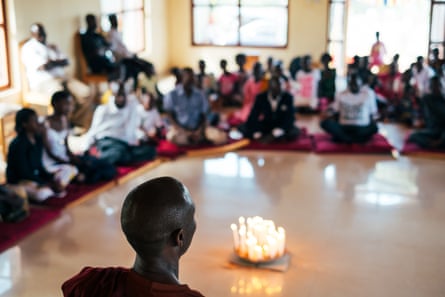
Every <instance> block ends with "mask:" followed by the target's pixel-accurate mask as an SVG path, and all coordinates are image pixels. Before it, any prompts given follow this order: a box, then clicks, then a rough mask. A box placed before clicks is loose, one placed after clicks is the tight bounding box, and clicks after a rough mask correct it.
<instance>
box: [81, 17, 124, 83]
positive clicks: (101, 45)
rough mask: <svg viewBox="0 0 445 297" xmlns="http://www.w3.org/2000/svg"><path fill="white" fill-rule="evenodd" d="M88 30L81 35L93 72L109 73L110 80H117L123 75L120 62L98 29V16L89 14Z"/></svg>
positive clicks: (84, 50) (84, 53) (83, 50)
mask: <svg viewBox="0 0 445 297" xmlns="http://www.w3.org/2000/svg"><path fill="white" fill-rule="evenodd" d="M85 21H86V23H87V30H86V32H85V33H83V34H81V35H80V41H81V45H82V52H83V55H84V56H85V60H86V61H87V64H88V67H89V68H90V70H91V72H92V73H95V74H107V75H108V78H109V80H115V79H117V78H119V76H120V75H121V69H120V65H119V63H116V61H115V59H114V57H113V53H112V52H111V50H110V44H109V43H108V41H107V40H106V39H105V38H104V37H103V36H102V35H101V34H99V33H97V32H96V30H97V20H96V16H94V15H92V14H88V15H87V16H86V17H85Z"/></svg>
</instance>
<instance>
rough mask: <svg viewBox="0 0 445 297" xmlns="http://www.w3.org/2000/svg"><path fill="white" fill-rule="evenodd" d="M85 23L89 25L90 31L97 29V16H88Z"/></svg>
mask: <svg viewBox="0 0 445 297" xmlns="http://www.w3.org/2000/svg"><path fill="white" fill-rule="evenodd" d="M85 22H86V23H87V27H88V29H96V26H97V22H96V16H95V15H94V14H91V13H89V14H87V15H86V16H85Z"/></svg>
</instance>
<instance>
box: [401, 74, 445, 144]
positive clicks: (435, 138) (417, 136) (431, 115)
mask: <svg viewBox="0 0 445 297" xmlns="http://www.w3.org/2000/svg"><path fill="white" fill-rule="evenodd" d="M430 89H431V92H430V93H429V94H427V95H425V96H424V97H423V98H422V104H423V111H424V113H425V122H426V128H425V129H424V130H420V131H417V132H414V133H413V134H411V136H410V138H409V141H411V142H415V143H417V144H418V145H419V146H421V147H424V148H442V149H443V148H445V96H444V94H443V86H442V84H441V82H440V78H439V77H438V76H434V77H433V78H431V80H430Z"/></svg>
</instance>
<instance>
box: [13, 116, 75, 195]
mask: <svg viewBox="0 0 445 297" xmlns="http://www.w3.org/2000/svg"><path fill="white" fill-rule="evenodd" d="M43 129H44V127H43V125H41V124H39V122H38V120H37V114H36V112H35V111H34V110H32V109H29V108H23V109H21V110H19V111H18V112H17V114H16V117H15V131H16V132H17V136H16V137H15V138H14V140H13V141H12V142H11V144H10V145H9V151H8V157H7V163H8V165H7V167H6V181H7V183H8V184H12V185H21V186H23V187H24V188H25V190H26V193H27V195H28V197H29V199H31V200H35V201H38V202H41V201H44V200H46V199H48V198H49V197H51V196H54V195H56V194H58V196H59V197H63V196H64V195H65V194H66V193H65V192H64V190H65V187H66V186H67V185H68V183H69V181H70V178H69V177H67V176H62V175H61V174H60V173H59V172H56V173H55V174H52V173H49V172H48V171H46V170H45V168H44V167H43V163H42V153H43V140H42V131H43Z"/></svg>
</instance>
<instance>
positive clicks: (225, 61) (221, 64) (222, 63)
mask: <svg viewBox="0 0 445 297" xmlns="http://www.w3.org/2000/svg"><path fill="white" fill-rule="evenodd" d="M219 66H220V67H221V68H226V67H227V60H226V59H221V60H220V61H219Z"/></svg>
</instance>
